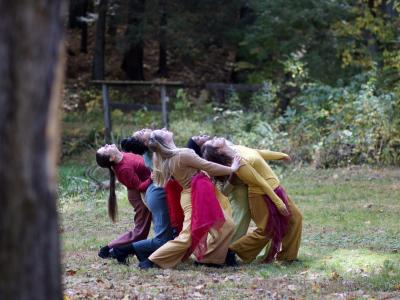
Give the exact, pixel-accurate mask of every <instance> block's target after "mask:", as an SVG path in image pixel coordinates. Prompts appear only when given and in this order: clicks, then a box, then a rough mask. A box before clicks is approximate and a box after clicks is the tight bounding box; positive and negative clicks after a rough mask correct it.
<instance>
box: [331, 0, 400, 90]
mask: <svg viewBox="0 0 400 300" xmlns="http://www.w3.org/2000/svg"><path fill="white" fill-rule="evenodd" d="M347 7H348V11H349V17H348V18H347V19H345V20H342V21H340V22H337V23H336V24H335V25H334V29H335V33H336V35H337V36H338V38H339V39H340V40H341V43H340V48H339V51H340V55H341V59H342V64H343V67H345V68H349V67H356V68H358V69H359V71H360V72H366V71H370V70H373V69H375V68H377V70H378V71H379V72H382V73H383V76H382V77H381V78H382V80H383V81H386V82H384V83H385V85H387V84H388V87H389V88H393V84H394V83H396V84H397V83H398V82H399V80H400V77H399V75H398V74H399V71H400V63H399V54H400V43H399V41H398V37H399V34H400V27H399V21H398V10H399V8H400V2H399V1H387V0H354V1H348V4H347Z"/></svg>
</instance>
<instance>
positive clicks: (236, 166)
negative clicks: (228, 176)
mask: <svg viewBox="0 0 400 300" xmlns="http://www.w3.org/2000/svg"><path fill="white" fill-rule="evenodd" d="M243 165H244V163H243V162H242V158H241V157H240V156H239V155H235V157H234V158H233V161H232V165H231V171H232V173H235V172H236V171H237V170H239V168H240V167H241V166H243Z"/></svg>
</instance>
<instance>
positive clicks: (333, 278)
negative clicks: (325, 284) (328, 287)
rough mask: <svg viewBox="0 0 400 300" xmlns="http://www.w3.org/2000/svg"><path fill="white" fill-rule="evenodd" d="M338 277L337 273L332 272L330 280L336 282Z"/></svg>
mask: <svg viewBox="0 0 400 300" xmlns="http://www.w3.org/2000/svg"><path fill="white" fill-rule="evenodd" d="M339 277H340V275H339V274H338V273H337V272H332V273H331V278H330V279H331V280H337V279H338V278H339Z"/></svg>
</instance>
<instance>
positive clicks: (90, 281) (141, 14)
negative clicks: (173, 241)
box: [58, 0, 400, 299]
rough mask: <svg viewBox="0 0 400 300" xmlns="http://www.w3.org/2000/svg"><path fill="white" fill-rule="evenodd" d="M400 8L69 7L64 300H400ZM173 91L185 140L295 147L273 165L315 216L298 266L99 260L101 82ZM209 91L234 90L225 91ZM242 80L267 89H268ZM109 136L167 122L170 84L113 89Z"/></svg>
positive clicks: (286, 4)
mask: <svg viewBox="0 0 400 300" xmlns="http://www.w3.org/2000/svg"><path fill="white" fill-rule="evenodd" d="M399 11H400V2H398V1H378V0H338V1H316V0H296V1H292V0H289V1H288V0H285V1H282V0H274V1H265V0H248V1H246V0H241V1H238V0H232V1H222V0H213V1H211V0H202V1H192V0H186V1H173V0H171V1H166V0H117V1H115V0H114V1H112V0H108V1H107V0H100V1H90V0H71V1H70V4H69V14H68V20H66V26H67V28H68V29H67V38H66V42H67V47H66V49H67V60H66V61H67V64H66V82H65V88H64V97H63V120H62V130H63V132H62V135H61V139H62V145H61V148H60V149H61V157H60V162H59V165H60V169H59V175H60V176H59V190H58V191H59V199H60V200H59V210H60V216H61V219H62V222H61V229H60V231H61V233H62V244H63V252H62V253H63V266H64V270H63V278H64V279H63V281H64V294H65V295H66V297H69V298H71V299H75V298H76V299H81V298H88V299H92V298H102V299H103V298H104V299H106V298H111V299H136V298H149V299H150V298H163V299H164V298H179V299H180V298H200V299H202V298H217V299H228V298H229V299H230V298H237V299H243V298H254V299H258V298H260V297H268V298H286V299H287V298H289V299H290V298H296V299H298V298H339V299H343V298H347V299H356V298H381V299H386V298H391V297H394V298H395V297H399V293H400V267H399V266H400V263H399V261H400V259H399V251H400V244H399V239H398V236H399V234H400V231H399V226H398V214H399V212H400V206H399V201H398V199H399V192H400V187H399V181H400V173H399V168H398V166H399V164H400V98H399V96H400V73H399V71H400V35H399V30H400V18H399ZM93 80H133V81H142V80H145V81H173V82H183V83H184V85H183V86H181V87H176V88H172V87H168V96H169V103H168V106H169V125H170V129H171V130H172V131H173V132H174V133H175V139H176V141H177V145H179V146H184V145H185V144H186V142H187V139H188V138H189V137H190V136H192V135H196V134H199V133H208V134H210V135H218V136H225V137H227V138H229V139H230V140H232V141H234V142H235V143H238V144H244V145H247V146H251V147H256V148H269V149H272V150H276V151H283V152H286V153H288V154H290V156H291V157H292V160H293V161H292V164H291V165H289V166H286V165H283V164H280V163H277V164H274V165H273V168H274V170H275V171H276V172H277V174H278V176H279V177H280V179H281V181H282V182H283V184H284V186H285V187H286V188H287V189H288V191H289V193H290V195H291V197H293V199H294V200H295V201H296V203H297V204H298V206H299V207H300V209H301V211H302V212H303V214H304V230H303V239H302V246H301V249H300V257H299V258H300V262H298V263H295V264H292V265H283V264H272V265H262V264H258V263H254V264H251V265H244V264H241V265H240V267H239V268H236V269H226V268H225V269H221V270H211V269H208V268H196V267H194V266H193V264H192V263H191V262H190V261H189V262H188V263H185V264H182V265H180V266H179V267H178V269H177V270H173V271H171V270H152V271H150V272H141V271H140V270H138V269H137V268H136V267H135V260H133V261H131V264H130V266H128V267H125V266H120V265H118V264H116V263H114V262H112V261H102V260H101V259H99V258H98V257H97V251H98V249H99V247H101V246H103V245H104V244H105V243H107V242H108V241H109V240H110V239H111V238H112V237H115V236H117V235H118V233H120V232H123V231H124V230H128V229H129V228H130V226H131V223H132V210H131V208H130V207H129V204H127V203H128V202H127V201H126V193H125V191H124V189H123V188H120V189H119V190H118V194H117V195H118V196H117V197H118V199H119V201H118V202H119V208H120V219H119V222H118V223H116V224H112V223H111V222H110V221H109V220H108V219H107V212H106V199H107V189H106V190H102V189H101V188H102V187H104V180H106V179H107V173H102V172H101V170H99V169H96V167H95V161H94V155H93V154H94V151H95V149H97V148H98V147H99V146H101V145H103V144H104V134H105V129H104V123H103V110H102V90H101V86H99V85H94V84H92V81H93ZM207 83H225V84H232V86H231V87H230V88H228V89H227V90H225V91H224V92H222V91H215V90H213V89H209V88H207ZM234 84H258V85H261V89H259V90H258V91H256V92H250V91H242V90H240V89H237V90H235V88H234V87H235V85H234ZM109 92H110V99H111V101H114V102H120V103H135V104H144V105H145V106H146V105H147V108H142V109H137V110H134V111H123V110H119V109H113V110H112V111H111V118H112V125H113V127H112V139H113V141H114V142H115V143H116V144H118V143H119V141H120V140H121V139H122V138H124V137H127V136H129V135H131V134H132V132H133V131H135V130H137V129H141V128H143V127H153V128H159V127H161V126H163V123H162V117H161V113H160V112H157V111H152V110H151V109H150V108H151V106H152V105H155V104H160V91H159V87H157V86H153V87H151V86H147V87H140V86H113V87H110V90H109Z"/></svg>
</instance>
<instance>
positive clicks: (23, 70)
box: [0, 0, 64, 300]
mask: <svg viewBox="0 0 400 300" xmlns="http://www.w3.org/2000/svg"><path fill="white" fill-rule="evenodd" d="M62 4H63V1H62V0H51V1H49V0H48V1H45V0H37V1H28V0H25V1H24V0H22V1H8V0H0V78H1V80H0V122H1V125H0V141H1V144H0V205H1V209H0V270H1V272H0V299H2V300H6V299H61V298H62V287H61V269H60V249H59V247H60V246H59V234H58V217H57V203H56V181H55V173H56V172H55V170H56V168H55V165H56V164H55V162H56V157H57V145H58V143H57V141H58V138H57V137H58V130H57V129H58V128H57V127H58V126H57V125H58V118H57V110H58V103H59V99H60V87H61V82H62V74H63V62H62V59H61V53H62V49H63V47H62V46H61V45H62V38H63V33H64V32H63V31H64V30H63V18H62V11H63V8H64V7H63V6H62Z"/></svg>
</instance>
